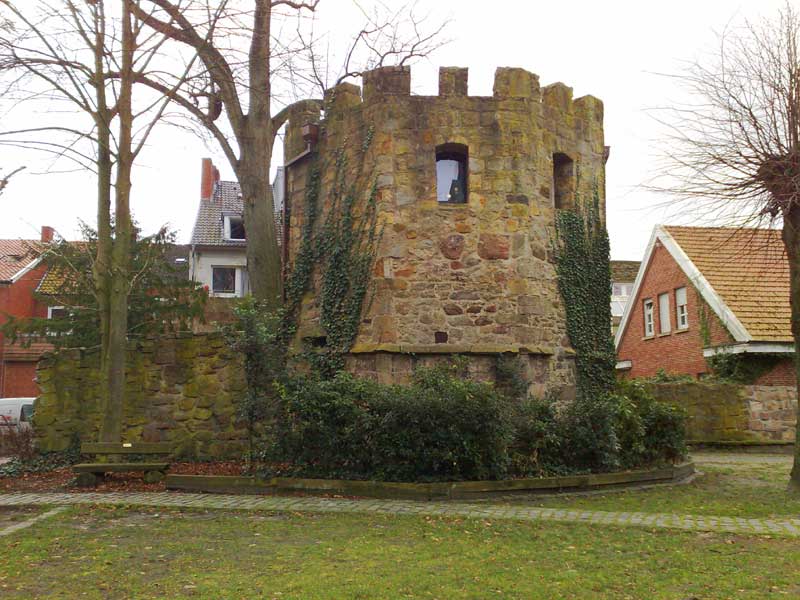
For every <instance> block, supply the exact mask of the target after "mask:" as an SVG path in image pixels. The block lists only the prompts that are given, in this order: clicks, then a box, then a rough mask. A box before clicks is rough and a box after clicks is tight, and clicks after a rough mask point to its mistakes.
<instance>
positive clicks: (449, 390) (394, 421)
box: [264, 363, 686, 482]
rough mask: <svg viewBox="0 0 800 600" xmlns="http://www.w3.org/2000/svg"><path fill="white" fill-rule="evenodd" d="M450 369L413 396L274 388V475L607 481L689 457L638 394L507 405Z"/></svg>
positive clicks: (401, 390) (319, 383)
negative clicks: (592, 475) (578, 476)
mask: <svg viewBox="0 0 800 600" xmlns="http://www.w3.org/2000/svg"><path fill="white" fill-rule="evenodd" d="M460 369H461V368H460V367H459V366H458V364H457V363H456V364H454V365H452V366H449V367H447V366H440V367H436V368H430V369H419V370H418V371H417V372H416V373H415V375H414V379H413V381H412V383H411V385H407V386H400V385H383V384H379V383H376V382H374V381H370V380H365V379H358V378H355V377H353V376H352V375H349V374H346V373H339V374H337V375H336V376H335V377H334V378H333V379H330V380H321V379H317V378H313V377H303V376H299V377H294V378H289V379H288V380H287V381H285V382H284V383H283V384H282V385H280V386H278V390H279V393H278V400H277V407H276V411H275V417H274V421H273V423H272V427H271V433H272V436H271V442H270V444H269V445H268V447H267V448H266V449H265V451H264V458H265V459H266V462H267V464H270V465H273V467H272V469H273V473H276V474H277V473H279V474H281V475H294V476H300V477H321V478H341V479H372V480H378V481H420V482H423V481H456V480H482V479H502V478H506V477H530V476H542V475H560V474H569V473H585V472H607V471H613V470H617V469H620V468H637V467H645V466H651V465H659V464H665V463H669V462H674V461H676V460H679V459H681V458H683V457H684V456H685V455H686V446H685V416H684V415H683V413H682V412H681V411H680V410H677V409H674V408H672V407H670V406H667V405H664V404H661V403H660V402H657V401H656V400H655V399H654V398H653V396H652V395H650V394H649V393H647V391H646V390H645V388H644V387H643V386H642V385H641V384H638V383H629V382H624V383H621V384H620V387H619V388H618V390H617V391H616V393H613V394H607V395H605V396H603V397H601V398H599V399H597V400H594V401H590V400H588V399H586V398H579V399H577V400H576V401H575V402H573V403H571V404H568V405H566V406H564V407H561V409H560V410H559V409H558V408H557V406H558V405H557V402H556V399H555V398H545V399H537V398H529V397H522V398H517V399H514V398H509V397H508V396H506V395H504V394H501V393H500V392H499V391H498V390H497V389H495V388H494V387H493V386H492V385H491V384H488V383H479V382H474V381H470V380H469V379H467V377H466V374H465V373H463V372H461V370H460Z"/></svg>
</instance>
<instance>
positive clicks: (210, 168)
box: [200, 158, 219, 202]
mask: <svg viewBox="0 0 800 600" xmlns="http://www.w3.org/2000/svg"><path fill="white" fill-rule="evenodd" d="M218 181H219V170H218V169H217V168H216V167H215V166H214V163H213V162H212V161H211V159H210V158H204V159H203V166H202V170H201V172H200V200H201V201H204V202H211V199H212V197H213V196H214V184H215V183H216V182H218Z"/></svg>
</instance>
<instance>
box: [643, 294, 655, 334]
mask: <svg viewBox="0 0 800 600" xmlns="http://www.w3.org/2000/svg"><path fill="white" fill-rule="evenodd" d="M654 333H655V329H654V327H653V301H652V300H645V301H644V336H645V337H652V336H653V334H654Z"/></svg>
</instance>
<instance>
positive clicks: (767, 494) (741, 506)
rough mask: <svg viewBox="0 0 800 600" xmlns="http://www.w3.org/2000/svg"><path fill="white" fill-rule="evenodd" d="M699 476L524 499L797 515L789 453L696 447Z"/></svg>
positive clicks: (799, 504) (558, 504)
mask: <svg viewBox="0 0 800 600" xmlns="http://www.w3.org/2000/svg"><path fill="white" fill-rule="evenodd" d="M695 463H696V465H697V469H698V471H701V472H702V473H703V474H702V476H700V477H698V478H697V479H695V480H694V481H693V482H692V483H690V484H687V485H678V486H668V487H653V488H650V489H645V490H631V491H616V492H613V493H607V494H595V495H586V496H580V495H573V496H554V497H552V498H545V499H541V498H540V499H537V500H534V501H532V502H531V501H527V503H528V504H531V503H532V504H535V505H536V506H546V507H553V508H562V507H568V508H576V509H577V508H580V509H585V510H611V511H640V512H661V513H678V514H698V515H701V514H705V515H718V516H731V517H756V518H758V517H772V516H774V517H787V516H791V517H794V518H800V495H797V494H790V493H788V492H787V491H786V486H787V484H788V482H789V472H790V471H791V469H792V457H791V456H780V455H746V454H745V455H728V454H715V453H699V454H697V455H696V456H695Z"/></svg>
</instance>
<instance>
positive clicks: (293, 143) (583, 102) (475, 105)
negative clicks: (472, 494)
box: [287, 66, 603, 156]
mask: <svg viewBox="0 0 800 600" xmlns="http://www.w3.org/2000/svg"><path fill="white" fill-rule="evenodd" d="M411 75H412V73H411V68H410V67H408V66H391V67H380V68H378V69H374V70H372V71H367V72H365V73H364V74H363V76H362V83H363V89H362V88H361V87H359V86H358V85H355V84H353V83H340V84H339V85H337V86H335V87H333V88H331V89H329V90H327V91H326V92H325V98H324V101H323V103H321V104H319V103H312V104H309V102H308V101H306V102H301V103H298V104H297V105H295V107H297V108H295V107H292V109H293V110H291V111H290V118H289V132H288V134H287V135H288V138H289V140H290V144H289V146H290V150H292V152H290V154H289V155H288V156H295V155H296V154H297V152H299V151H302V150H303V148H304V145H303V143H302V135H300V131H301V129H302V127H303V126H304V125H305V124H307V123H309V122H314V123H317V122H320V121H321V120H322V119H321V115H320V114H319V113H320V108H321V109H322V110H324V114H325V117H326V119H328V118H329V117H335V116H336V115H338V114H342V113H344V112H347V111H349V110H351V109H354V108H356V107H359V106H361V107H362V108H366V107H370V106H372V105H374V104H381V105H387V103H389V104H394V103H397V102H404V101H405V102H411V103H414V110H415V111H417V112H418V113H422V114H424V113H425V112H427V111H435V110H438V109H440V108H441V107H442V105H443V104H444V105H449V104H450V103H453V102H458V103H460V104H458V105H457V106H453V107H452V108H453V109H457V110H472V109H475V110H481V111H487V110H501V109H502V110H503V111H509V110H517V111H524V110H526V109H527V110H528V112H530V114H531V115H532V116H533V117H534V119H536V120H539V121H541V122H542V123H541V124H542V126H543V127H544V128H547V126H548V124H547V121H548V119H549V120H551V121H554V123H553V125H555V126H556V127H561V126H565V125H567V126H569V124H570V123H572V124H573V125H574V124H577V126H579V127H581V128H582V129H585V124H584V123H583V122H582V121H584V120H585V121H589V122H594V123H599V124H600V125H602V121H603V103H602V101H600V100H599V99H597V98H595V97H594V96H583V97H580V98H577V99H573V97H572V88H571V87H569V86H567V85H565V84H563V83H561V82H556V83H552V84H550V85H547V86H544V87H541V86H540V83H539V76H538V75H536V74H535V73H531V72H530V71H526V70H525V69H520V68H512V67H499V68H498V69H497V70H496V71H495V77H494V85H493V94H492V96H470V95H469V93H468V87H469V69H467V68H462V67H440V68H439V93H438V95H437V96H418V95H412V94H411ZM521 100H523V101H524V100H527V101H528V102H527V103H526V104H525V108H523V107H518V108H512V107H509V106H505V105H504V106H500V104H501V103H503V102H505V101H517V102H518V101H521ZM464 102H466V103H467V104H461V103H464ZM552 112H555V113H558V114H560V115H563V117H562V118H561V119H556V118H555V117H554V115H552V114H546V113H552ZM488 119H489V117H484V121H486V120H488ZM556 121H560V122H556Z"/></svg>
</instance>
